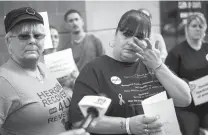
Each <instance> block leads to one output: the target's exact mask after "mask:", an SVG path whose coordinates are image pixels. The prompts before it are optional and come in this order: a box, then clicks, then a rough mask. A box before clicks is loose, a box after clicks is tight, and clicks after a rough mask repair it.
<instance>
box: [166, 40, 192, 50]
mask: <svg viewBox="0 0 208 135" xmlns="http://www.w3.org/2000/svg"><path fill="white" fill-rule="evenodd" d="M187 45H188V43H187V41H182V42H180V43H179V44H177V45H175V46H174V47H173V48H172V49H171V50H170V52H173V53H180V52H183V51H184V50H187Z"/></svg>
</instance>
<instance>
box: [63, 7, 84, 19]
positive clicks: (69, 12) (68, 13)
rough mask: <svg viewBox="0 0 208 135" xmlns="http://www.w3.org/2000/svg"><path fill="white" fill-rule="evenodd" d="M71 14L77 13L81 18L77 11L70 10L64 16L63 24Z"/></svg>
mask: <svg viewBox="0 0 208 135" xmlns="http://www.w3.org/2000/svg"><path fill="white" fill-rule="evenodd" d="M72 13H77V14H79V16H80V17H82V16H81V13H80V12H79V11H77V10H75V9H70V10H68V11H67V12H66V13H65V15H64V21H65V22H66V21H67V16H68V15H70V14H72Z"/></svg>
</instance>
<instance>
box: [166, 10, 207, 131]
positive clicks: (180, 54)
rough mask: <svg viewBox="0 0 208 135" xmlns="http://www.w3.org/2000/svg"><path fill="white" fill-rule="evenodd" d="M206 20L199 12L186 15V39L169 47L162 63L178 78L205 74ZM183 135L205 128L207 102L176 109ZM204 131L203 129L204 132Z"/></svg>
mask: <svg viewBox="0 0 208 135" xmlns="http://www.w3.org/2000/svg"><path fill="white" fill-rule="evenodd" d="M206 29H207V22H206V19H205V17H204V15H203V14H202V13H194V14H193V15H190V16H188V17H187V23H186V24H185V36H186V40H185V41H183V42H181V43H180V44H178V45H176V46H175V47H173V48H172V49H171V50H170V52H169V53H168V56H167V58H166V61H165V64H166V65H167V66H168V67H169V68H170V69H171V70H172V71H173V72H174V73H175V74H177V75H178V76H179V77H180V78H183V79H185V80H187V82H189V81H193V80H196V79H199V78H201V77H204V76H206V75H208V44H207V43H204V42H203V39H204V37H205V34H206ZM176 111H177V113H178V114H179V115H178V116H179V118H180V119H179V123H180V126H181V130H182V132H183V135H198V134H199V128H200V127H203V128H204V129H206V130H208V115H207V114H208V103H204V104H201V105H198V106H195V105H194V103H193V101H192V104H191V105H190V106H188V107H186V108H176ZM206 130H204V131H205V132H206Z"/></svg>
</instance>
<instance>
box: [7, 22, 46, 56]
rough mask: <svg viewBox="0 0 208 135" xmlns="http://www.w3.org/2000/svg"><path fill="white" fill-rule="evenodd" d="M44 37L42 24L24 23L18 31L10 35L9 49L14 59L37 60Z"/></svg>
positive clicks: (41, 49)
mask: <svg viewBox="0 0 208 135" xmlns="http://www.w3.org/2000/svg"><path fill="white" fill-rule="evenodd" d="M44 39H45V33H44V26H43V24H36V25H35V26H31V25H25V26H24V28H23V29H22V30H21V31H20V32H18V33H15V34H13V35H12V36H11V37H10V39H9V40H10V41H9V45H8V46H9V51H10V53H11V54H12V56H13V57H15V58H16V59H20V60H38V59H39V57H40V55H41V54H42V52H43V48H44Z"/></svg>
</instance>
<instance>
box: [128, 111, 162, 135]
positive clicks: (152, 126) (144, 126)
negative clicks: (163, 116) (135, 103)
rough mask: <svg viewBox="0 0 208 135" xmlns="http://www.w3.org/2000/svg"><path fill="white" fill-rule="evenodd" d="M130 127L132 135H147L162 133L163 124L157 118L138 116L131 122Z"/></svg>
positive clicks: (131, 119) (132, 118)
mask: <svg viewBox="0 0 208 135" xmlns="http://www.w3.org/2000/svg"><path fill="white" fill-rule="evenodd" d="M129 127H130V131H131V133H132V134H139V135H143V134H144V135H145V134H149V133H156V132H161V131H162V130H161V127H162V124H161V123H160V122H159V121H158V118H157V117H146V116H144V115H137V116H134V117H131V118H130V120H129Z"/></svg>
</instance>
